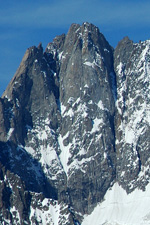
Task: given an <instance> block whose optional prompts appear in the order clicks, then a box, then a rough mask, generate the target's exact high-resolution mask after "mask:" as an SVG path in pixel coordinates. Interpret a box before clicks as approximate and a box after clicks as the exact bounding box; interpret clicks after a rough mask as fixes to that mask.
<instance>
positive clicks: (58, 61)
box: [0, 23, 150, 225]
mask: <svg viewBox="0 0 150 225" xmlns="http://www.w3.org/2000/svg"><path fill="white" fill-rule="evenodd" d="M149 43H150V42H149V41H145V42H141V43H139V44H134V43H133V42H132V41H131V40H129V38H127V37H125V38H124V39H123V40H122V41H121V42H119V44H118V46H117V48H116V49H115V50H114V49H113V48H112V47H111V46H110V45H109V43H108V42H107V41H106V39H105V37H104V36H103V34H101V33H100V31H99V29H98V28H97V27H96V26H94V25H92V24H89V23H84V24H82V25H81V26H80V25H78V24H72V25H71V27H70V29H69V31H68V33H67V35H64V34H63V35H61V36H57V37H56V38H55V39H54V40H53V42H52V43H49V44H48V45H47V48H46V50H45V51H44V52H43V48H42V45H41V44H39V46H38V47H35V46H33V47H31V48H29V49H27V51H26V53H25V55H24V57H23V59H22V62H21V64H20V66H19V68H18V70H17V72H16V74H15V76H14V77H13V79H12V80H11V82H10V84H9V85H8V87H7V89H6V91H5V92H4V94H3V96H2V98H0V151H1V153H0V163H1V164H0V165H1V171H0V177H1V181H0V185H2V188H1V192H0V198H1V201H0V204H1V206H0V208H1V211H0V220H1V221H5V224H54V225H56V224H81V223H82V219H83V216H84V215H85V214H90V213H91V212H92V211H93V209H94V207H95V206H96V205H97V204H98V203H100V202H101V201H102V200H103V198H104V196H105V193H106V192H107V190H108V189H109V188H110V187H111V186H112V185H113V184H114V183H115V182H118V183H119V184H120V185H121V186H122V187H123V188H124V189H125V190H126V191H127V192H128V193H129V192H131V191H133V190H134V189H135V188H137V187H138V188H141V189H143V190H144V188H145V186H146V185H147V183H148V182H149V167H148V165H149V138H148V133H149V123H150V116H149V99H150V98H149V74H150V72H149V68H150V65H149V62H150V52H149V51H150V50H149V49H150V48H149Z"/></svg>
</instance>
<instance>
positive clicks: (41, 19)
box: [0, 0, 150, 95]
mask: <svg viewBox="0 0 150 225" xmlns="http://www.w3.org/2000/svg"><path fill="white" fill-rule="evenodd" d="M149 12H150V1H149V0H142V1H141V0H126V1H125V0H76V1H69V0H36V1H32V0H25V1H22V0H13V1H12V0H6V1H3V0H0V95H1V94H2V92H3V91H4V90H5V88H6V86H7V84H8V83H9V81H10V80H11V78H12V77H13V75H14V73H15V72H16V70H17V68H18V66H19V64H20V62H21V59H22V57H23V55H24V53H25V51H26V49H27V48H28V47H30V46H33V45H36V46H37V45H38V44H39V42H42V44H43V47H44V48H45V47H46V45H47V44H48V43H49V42H51V41H52V40H53V38H54V37H55V36H56V35H60V34H62V33H67V31H68V29H69V27H70V25H71V23H79V24H82V23H83V22H90V23H93V24H95V25H96V26H98V27H99V29H100V31H101V32H102V33H103V34H104V36H105V37H106V39H107V40H108V41H109V43H110V44H111V45H112V46H113V47H116V45H117V43H118V42H119V41H120V40H121V39H122V38H123V37H124V36H129V38H130V39H132V40H133V41H134V42H138V41H139V40H146V39H150V13H149Z"/></svg>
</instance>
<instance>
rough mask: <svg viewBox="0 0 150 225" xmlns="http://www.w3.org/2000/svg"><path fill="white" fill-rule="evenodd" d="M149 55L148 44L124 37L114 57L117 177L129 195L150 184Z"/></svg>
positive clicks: (149, 48)
mask: <svg viewBox="0 0 150 225" xmlns="http://www.w3.org/2000/svg"><path fill="white" fill-rule="evenodd" d="M149 54H150V43H149V41H145V42H141V43H139V44H134V43H133V42H132V41H131V40H129V38H127V37H126V38H124V39H123V40H122V41H121V42H120V43H119V44H118V46H117V48H116V50H115V54H114V59H115V63H114V65H115V71H116V77H117V95H118V100H117V104H116V106H117V114H116V149H117V152H118V159H119V160H118V166H117V168H118V169H117V170H118V172H117V174H118V177H119V178H118V179H119V182H120V183H121V184H122V185H123V186H124V187H126V189H127V190H128V191H129V192H130V191H132V190H133V189H135V188H136V187H141V188H143V189H144V188H145V185H146V184H147V183H148V181H149V166H148V165H149V144H150V143H149V137H148V136H149V135H148V133H149V129H150V119H149V103H150V102H149V89H150V86H149V82H150V80H149V74H150V70H149V68H150V56H149ZM120 162H121V163H120Z"/></svg>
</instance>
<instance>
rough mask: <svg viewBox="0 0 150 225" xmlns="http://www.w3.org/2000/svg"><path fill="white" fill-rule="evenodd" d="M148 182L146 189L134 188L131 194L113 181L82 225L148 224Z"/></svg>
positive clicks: (149, 201)
mask: <svg viewBox="0 0 150 225" xmlns="http://www.w3.org/2000/svg"><path fill="white" fill-rule="evenodd" d="M149 203H150V184H149V185H148V186H147V187H146V191H142V190H138V189H136V190H135V191H134V192H132V193H131V194H127V193H126V191H125V190H124V189H123V188H122V187H121V186H119V185H118V183H115V184H114V186H113V187H112V189H109V190H108V191H107V193H106V195H105V198H104V201H103V202H102V203H101V204H99V205H97V207H96V208H95V209H94V211H93V212H92V213H91V215H86V216H85V217H84V220H83V222H82V225H91V224H94V225H149V224H150V204H149Z"/></svg>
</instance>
